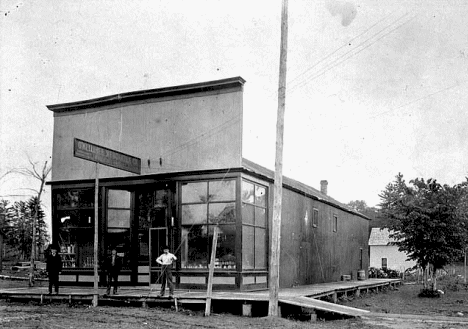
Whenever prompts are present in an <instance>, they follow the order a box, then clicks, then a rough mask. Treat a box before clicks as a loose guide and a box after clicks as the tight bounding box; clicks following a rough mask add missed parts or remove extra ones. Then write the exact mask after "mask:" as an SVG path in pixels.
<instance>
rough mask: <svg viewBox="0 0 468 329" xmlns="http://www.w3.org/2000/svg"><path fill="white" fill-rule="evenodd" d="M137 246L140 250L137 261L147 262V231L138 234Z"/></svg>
mask: <svg viewBox="0 0 468 329" xmlns="http://www.w3.org/2000/svg"><path fill="white" fill-rule="evenodd" d="M138 245H139V249H140V257H139V261H144V262H147V261H148V259H149V234H148V231H140V232H139V233H138Z"/></svg>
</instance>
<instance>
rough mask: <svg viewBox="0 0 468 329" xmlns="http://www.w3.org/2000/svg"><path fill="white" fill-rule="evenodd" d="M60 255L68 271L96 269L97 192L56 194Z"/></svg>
mask: <svg viewBox="0 0 468 329" xmlns="http://www.w3.org/2000/svg"><path fill="white" fill-rule="evenodd" d="M54 197H55V204H56V206H57V208H56V217H55V218H56V219H55V224H56V225H57V226H58V241H57V242H58V244H59V248H60V251H59V254H60V256H61V257H62V262H63V267H64V268H75V267H80V268H92V267H93V265H94V189H93V188H90V189H68V190H59V191H57V192H56V193H55V194H54Z"/></svg>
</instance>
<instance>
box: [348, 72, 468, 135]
mask: <svg viewBox="0 0 468 329" xmlns="http://www.w3.org/2000/svg"><path fill="white" fill-rule="evenodd" d="M465 83H466V81H464V82H462V83H456V84H454V85H451V86H449V87H446V88H442V89H440V90H437V91H435V92H432V93H429V94H427V95H425V96H422V97H419V98H417V99H414V100H412V101H410V102H408V103H405V104H402V105H400V106H397V107H394V108H392V109H389V110H387V111H384V112H380V113H377V114H375V115H373V116H370V117H367V118H366V119H363V120H369V119H371V120H372V119H375V118H377V117H380V116H382V115H385V114H388V113H390V112H393V111H396V110H399V109H401V108H405V107H408V106H410V105H412V104H414V103H417V102H419V101H421V100H423V99H426V98H429V97H432V96H434V95H437V94H440V93H443V92H444V91H447V90H450V89H452V88H455V87H459V86H461V85H463V84H465ZM363 120H361V122H362V121H363ZM350 126H351V125H345V126H341V128H346V127H350Z"/></svg>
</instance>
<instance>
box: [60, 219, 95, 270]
mask: <svg viewBox="0 0 468 329" xmlns="http://www.w3.org/2000/svg"><path fill="white" fill-rule="evenodd" d="M59 241H60V243H59V246H60V256H61V257H62V262H63V267H93V264H94V229H93V228H74V229H60V230H59Z"/></svg>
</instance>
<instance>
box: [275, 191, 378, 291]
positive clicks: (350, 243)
mask: <svg viewBox="0 0 468 329" xmlns="http://www.w3.org/2000/svg"><path fill="white" fill-rule="evenodd" d="M270 190H271V191H273V186H270ZM272 194H273V193H271V194H270V195H272ZM270 205H273V200H272V197H271V198H270ZM272 208H273V207H272V206H271V207H270V218H272ZM314 208H315V209H317V210H318V212H319V216H318V222H317V226H316V227H314V226H313V225H312V220H313V209H314ZM334 215H336V216H337V218H338V221H337V223H338V226H337V230H336V232H334V231H333V218H334ZM281 220H282V225H281V256H280V286H281V287H291V286H294V285H304V284H313V283H320V282H331V281H338V280H340V279H341V276H342V275H344V274H348V275H352V277H353V278H354V279H356V278H357V271H358V270H360V269H367V268H368V266H369V257H368V253H367V250H368V245H367V241H368V236H367V232H368V225H369V222H368V220H366V219H364V218H362V217H359V216H355V215H352V214H350V213H347V212H345V211H342V210H339V209H337V208H335V207H332V206H330V205H328V204H325V203H322V202H320V201H317V200H313V199H311V198H309V197H306V196H304V195H301V194H299V193H296V192H294V191H291V190H289V189H283V203H282V219H281ZM270 228H271V223H270ZM270 234H271V229H270ZM270 241H271V238H270ZM361 249H362V252H361ZM361 255H362V268H361V260H360V257H361Z"/></svg>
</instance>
